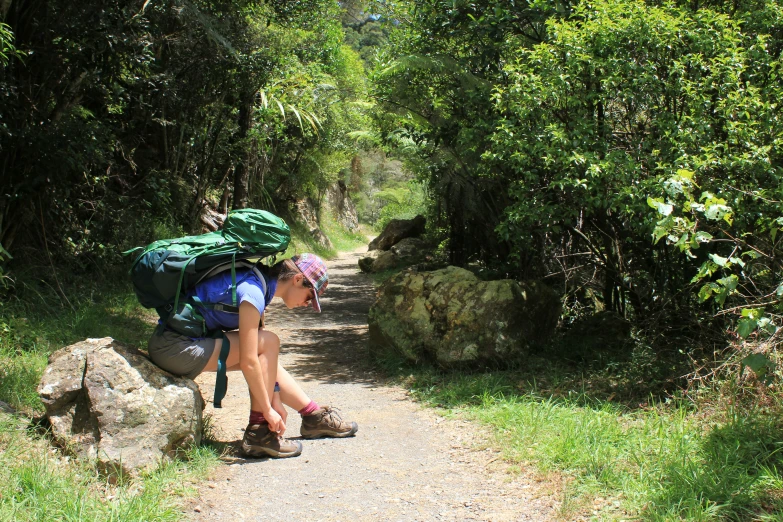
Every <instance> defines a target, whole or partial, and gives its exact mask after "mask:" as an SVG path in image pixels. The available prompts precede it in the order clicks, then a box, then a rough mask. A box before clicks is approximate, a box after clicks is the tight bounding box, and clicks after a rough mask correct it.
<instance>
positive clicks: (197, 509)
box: [193, 506, 201, 513]
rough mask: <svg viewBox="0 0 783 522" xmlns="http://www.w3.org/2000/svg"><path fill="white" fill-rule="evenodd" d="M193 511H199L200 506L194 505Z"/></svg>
mask: <svg viewBox="0 0 783 522" xmlns="http://www.w3.org/2000/svg"><path fill="white" fill-rule="evenodd" d="M193 511H195V512H196V513H201V506H196V507H194V508H193Z"/></svg>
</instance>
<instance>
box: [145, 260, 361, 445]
mask: <svg viewBox="0 0 783 522" xmlns="http://www.w3.org/2000/svg"><path fill="white" fill-rule="evenodd" d="M328 280H329V278H328V275H327V271H326V265H325V264H324V262H323V260H322V259H321V258H320V257H318V256H316V255H314V254H301V255H298V256H294V257H292V258H291V259H287V260H285V261H281V262H279V263H277V264H276V265H274V266H272V267H268V268H267V267H263V266H261V267H260V270H259V269H249V268H237V270H236V275H235V279H233V280H232V275H231V273H230V271H227V272H222V273H219V274H217V275H215V276H212V277H209V278H208V279H205V280H204V281H202V282H200V283H199V284H197V285H196V287H195V289H194V290H193V291H191V292H190V293H189V294H188V298H189V299H188V301H189V302H191V303H194V304H193V306H194V307H196V308H197V312H198V313H200V314H201V316H202V317H203V318H204V321H205V324H206V329H207V330H208V331H223V332H224V337H223V339H212V338H198V339H193V338H190V337H187V336H184V335H181V334H179V333H177V332H176V331H174V330H173V329H172V328H169V327H167V326H166V325H163V324H161V325H159V326H158V328H157V329H156V331H155V334H154V335H153V336H152V338H151V339H150V341H149V354H150V358H151V359H152V361H153V362H154V363H155V364H157V365H158V366H160V367H161V368H163V369H164V370H166V371H168V372H171V373H173V374H176V375H182V376H185V377H188V378H190V379H194V378H195V377H196V376H197V375H199V374H200V373H201V372H215V371H217V369H218V360H219V356H220V352H221V349H222V347H223V342H224V341H223V340H224V339H227V340H228V342H229V343H230V347H229V352H228V357H227V358H226V359H225V368H226V369H227V370H228V371H236V370H240V371H241V372H242V375H243V376H244V378H245V380H246V381H247V386H248V389H249V390H250V421H249V424H248V426H247V428H246V429H245V435H244V437H243V439H242V452H243V453H244V454H245V455H246V456H249V457H274V458H282V457H295V456H297V455H299V454H300V453H301V452H302V444H301V443H300V442H299V441H292V440H287V439H283V437H282V435H283V433H284V432H285V421H286V417H287V413H286V409H285V407H284V406H283V405H286V406H289V407H291V408H293V409H294V410H296V411H298V412H299V413H300V414H301V415H302V427H301V435H302V437H304V438H316V437H350V436H353V435H354V434H355V433H356V431H357V430H358V426H357V424H356V423H355V422H346V421H343V420H342V418H341V417H340V414H339V413H338V412H337V411H336V410H335V409H333V408H330V407H329V406H320V407H319V406H318V404H316V403H315V402H314V401H313V400H311V399H310V397H308V395H307V394H306V393H305V392H304V391H303V390H302V388H301V387H300V386H299V384H297V382H296V381H295V380H294V379H293V378H292V377H291V375H290V374H289V373H288V372H287V371H286V370H285V368H283V367H282V366H281V365H280V363H279V362H278V355H279V353H280V339H279V338H278V337H277V335H275V334H274V333H272V332H270V331H268V330H265V329H264V328H263V325H262V321H261V316H262V314H263V313H264V309H265V308H266V306H267V304H268V303H269V302H270V301H271V300H272V298H273V297H279V298H281V299H282V300H283V302H284V303H285V304H286V306H287V307H288V308H298V307H302V306H312V307H313V309H315V311H317V312H320V311H321V304H320V302H319V300H318V297H319V296H320V295H321V294H323V292H324V291H325V290H326V286H327V284H328ZM232 281H235V282H236V288H235V291H236V300H235V301H234V300H233V297H234V295H233V294H234V288H233V285H232ZM232 302H235V303H237V304H238V305H239V313H232V312H228V311H223V310H221V309H220V307H219V306H218V307H214V306H199V303H210V305H215V304H220V303H222V304H226V305H231V303H232ZM216 308H217V309H216Z"/></svg>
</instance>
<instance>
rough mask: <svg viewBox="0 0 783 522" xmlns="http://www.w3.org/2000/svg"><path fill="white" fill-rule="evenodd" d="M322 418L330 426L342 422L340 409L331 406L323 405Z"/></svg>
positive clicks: (338, 424) (336, 425)
mask: <svg viewBox="0 0 783 522" xmlns="http://www.w3.org/2000/svg"><path fill="white" fill-rule="evenodd" d="M323 408H324V412H325V413H324V419H326V422H327V423H328V424H329V425H330V426H334V427H338V426H340V425H341V424H342V423H343V418H342V417H341V416H340V410H339V409H338V408H334V407H331V406H324V407H323Z"/></svg>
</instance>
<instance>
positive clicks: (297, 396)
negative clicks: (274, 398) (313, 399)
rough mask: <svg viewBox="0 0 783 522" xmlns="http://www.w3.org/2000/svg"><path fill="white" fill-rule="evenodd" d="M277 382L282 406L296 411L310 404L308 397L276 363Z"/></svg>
mask: <svg viewBox="0 0 783 522" xmlns="http://www.w3.org/2000/svg"><path fill="white" fill-rule="evenodd" d="M277 382H278V383H279V384H280V400H282V401H283V404H285V405H286V406H288V407H289V408H293V409H294V410H296V411H299V410H301V409H302V408H305V407H307V405H308V404H310V397H309V396H308V395H307V394H306V393H305V392H304V390H302V388H301V386H299V383H297V382H296V381H295V380H294V378H293V377H291V374H290V373H288V371H286V369H285V368H283V366H282V365H281V364H280V363H277Z"/></svg>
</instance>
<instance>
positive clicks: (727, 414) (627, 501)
mask: <svg viewBox="0 0 783 522" xmlns="http://www.w3.org/2000/svg"><path fill="white" fill-rule="evenodd" d="M397 371H398V372H399V370H397ZM408 371H410V370H409V369H408ZM561 372H562V369H558V368H553V367H551V366H550V365H548V364H547V363H543V362H540V363H536V362H533V361H531V366H530V367H529V368H527V369H525V370H515V371H505V372H492V373H478V374H470V375H465V374H445V373H440V372H438V371H435V370H422V369H418V370H414V371H413V373H411V374H408V375H407V376H404V377H402V374H401V373H398V374H399V375H400V376H401V378H402V379H403V382H404V383H405V384H406V385H407V386H408V387H409V388H410V389H411V390H412V392H413V394H414V396H416V397H417V398H419V399H420V400H422V401H424V402H426V403H428V404H431V405H434V406H437V407H440V408H444V409H445V412H446V414H453V413H457V412H459V413H460V414H461V415H463V416H464V417H466V418H468V419H471V420H473V421H476V422H479V423H481V424H484V425H486V426H488V427H490V428H491V431H492V433H494V437H495V444H496V445H497V446H498V447H500V448H502V451H503V454H504V456H505V458H506V459H507V460H508V461H509V462H511V463H514V464H515V465H519V466H524V467H528V468H530V467H532V468H533V469H537V470H539V471H541V472H543V473H547V472H552V471H556V472H558V473H560V474H561V475H563V476H564V477H565V479H566V480H565V484H566V485H565V489H564V496H563V499H562V500H563V504H562V508H561V512H560V516H561V518H562V519H564V520H574V519H576V518H579V517H587V518H592V519H595V520H629V519H630V520H654V521H664V520H667V521H668V520H694V521H713V520H715V521H717V520H743V521H746V520H759V521H762V520H764V521H766V520H783V515H781V513H783V452H782V450H783V436H781V433H783V417H781V415H780V414H781V412H783V407H782V406H783V405H781V402H780V399H779V398H778V399H774V398H771V400H767V401H764V404H763V405H762V403H761V402H759V401H757V400H752V401H750V400H749V401H740V400H738V398H739V397H741V396H742V395H743V393H741V392H740V391H739V390H737V389H735V388H734V387H733V386H732V385H731V383H724V384H723V385H722V386H721V387H719V388H718V387H716V388H715V389H713V390H711V391H710V393H705V394H702V396H703V398H702V402H700V403H699V404H696V403H693V402H689V401H674V400H670V401H668V402H662V403H661V402H655V401H651V400H648V401H645V402H644V403H643V404H641V405H638V406H637V407H633V408H629V407H628V406H627V405H621V404H618V403H614V402H611V401H607V400H602V399H597V398H595V397H591V396H590V395H588V394H586V393H583V392H563V390H562V389H554V388H541V387H540V386H539V384H538V382H539V377H540V376H542V375H543V376H546V375H547V374H549V375H551V374H559V373H561ZM552 380H558V379H557V378H554V379H552ZM768 399H770V397H768Z"/></svg>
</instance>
